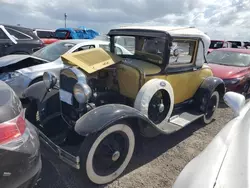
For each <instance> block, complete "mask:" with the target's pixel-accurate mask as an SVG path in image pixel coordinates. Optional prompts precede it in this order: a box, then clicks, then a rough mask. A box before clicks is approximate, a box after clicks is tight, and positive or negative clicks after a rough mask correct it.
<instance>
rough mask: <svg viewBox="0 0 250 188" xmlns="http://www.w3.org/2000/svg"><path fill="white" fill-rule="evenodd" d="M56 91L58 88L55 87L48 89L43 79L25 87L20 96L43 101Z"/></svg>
mask: <svg viewBox="0 0 250 188" xmlns="http://www.w3.org/2000/svg"><path fill="white" fill-rule="evenodd" d="M58 93H59V90H58V89H55V88H53V89H50V90H49V91H48V90H47V88H46V86H45V84H44V83H43V81H39V82H36V83H34V84H32V85H30V86H29V87H28V88H26V89H25V90H24V92H23V93H22V97H23V98H24V99H25V98H28V99H30V100H36V101H37V102H43V101H45V100H48V99H49V98H50V97H52V96H54V95H55V94H58Z"/></svg>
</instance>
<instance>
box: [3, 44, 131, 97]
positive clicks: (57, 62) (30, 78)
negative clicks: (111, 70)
mask: <svg viewBox="0 0 250 188" xmlns="http://www.w3.org/2000/svg"><path fill="white" fill-rule="evenodd" d="M98 47H103V48H108V47H109V42H107V41H101V40H100V41H99V40H63V41H58V42H55V43H53V44H50V45H48V46H46V47H44V48H42V49H40V50H38V51H36V52H35V53H33V54H32V55H21V54H20V55H8V56H4V57H2V58H0V80H2V81H5V82H6V83H7V84H8V85H9V86H11V88H12V89H13V90H14V91H15V92H16V94H17V95H18V96H19V97H20V98H22V95H21V94H22V92H23V91H24V90H25V89H26V88H27V87H29V86H31V85H32V84H34V83H36V82H39V81H41V80H43V73H44V72H45V71H50V72H53V73H54V74H55V75H56V76H59V73H60V70H61V69H62V68H63V67H64V65H63V62H62V60H61V58H60V56H61V55H63V54H64V53H74V52H78V51H81V50H86V49H90V48H98ZM116 50H117V51H118V52H119V53H121V54H123V53H124V54H125V53H130V52H129V51H127V50H126V49H124V48H123V47H122V46H120V45H116Z"/></svg>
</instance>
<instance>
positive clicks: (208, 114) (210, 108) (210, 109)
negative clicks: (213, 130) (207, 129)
mask: <svg viewBox="0 0 250 188" xmlns="http://www.w3.org/2000/svg"><path fill="white" fill-rule="evenodd" d="M218 105H219V93H218V92H217V91H214V92H213V93H212V95H211V97H210V99H209V100H208V103H207V107H206V111H205V114H204V118H203V120H204V123H206V124H208V123H210V122H211V121H212V120H213V118H214V115H215V111H216V109H217V108H218Z"/></svg>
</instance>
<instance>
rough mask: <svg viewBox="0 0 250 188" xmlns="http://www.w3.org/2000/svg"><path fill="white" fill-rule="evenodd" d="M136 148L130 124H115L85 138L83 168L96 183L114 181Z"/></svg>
mask: <svg viewBox="0 0 250 188" xmlns="http://www.w3.org/2000/svg"><path fill="white" fill-rule="evenodd" d="M113 138H116V140H115V139H114V140H112V139H113ZM109 144H110V145H109ZM134 148H135V135H134V132H133V130H132V129H131V128H130V126H128V125H126V124H114V125H112V126H110V127H108V128H106V129H104V130H102V131H100V132H98V133H96V134H91V135H89V136H87V137H86V138H85V140H84V141H83V144H82V146H81V149H80V164H81V170H82V172H84V175H86V176H87V178H88V179H89V180H90V181H91V182H93V183H95V184H107V183H109V182H112V181H113V180H115V179H116V178H117V177H118V176H120V175H121V174H122V173H123V171H124V170H125V168H126V167H127V165H128V164H129V162H130V160H131V158H132V156H133V152H134ZM108 166H110V169H109V168H108ZM111 167H112V168H111Z"/></svg>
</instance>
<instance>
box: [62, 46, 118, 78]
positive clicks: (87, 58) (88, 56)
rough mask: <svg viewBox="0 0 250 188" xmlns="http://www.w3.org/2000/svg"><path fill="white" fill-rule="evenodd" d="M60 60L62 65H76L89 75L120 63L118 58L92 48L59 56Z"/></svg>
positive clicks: (99, 49)
mask: <svg viewBox="0 0 250 188" xmlns="http://www.w3.org/2000/svg"><path fill="white" fill-rule="evenodd" d="M61 59H62V61H63V62H64V63H67V64H71V65H77V66H78V67H80V68H81V69H82V70H84V71H86V72H87V73H89V74H90V73H93V72H96V71H98V70H101V69H103V68H105V67H108V66H110V65H113V64H115V63H118V62H120V61H122V59H121V58H120V57H119V56H116V55H114V54H112V53H110V52H107V51H105V50H103V49H102V48H92V49H89V50H83V51H80V52H75V53H70V54H64V55H62V56H61Z"/></svg>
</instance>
